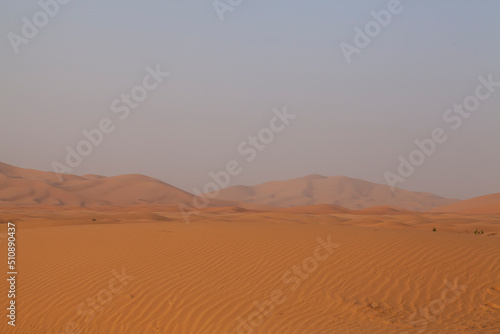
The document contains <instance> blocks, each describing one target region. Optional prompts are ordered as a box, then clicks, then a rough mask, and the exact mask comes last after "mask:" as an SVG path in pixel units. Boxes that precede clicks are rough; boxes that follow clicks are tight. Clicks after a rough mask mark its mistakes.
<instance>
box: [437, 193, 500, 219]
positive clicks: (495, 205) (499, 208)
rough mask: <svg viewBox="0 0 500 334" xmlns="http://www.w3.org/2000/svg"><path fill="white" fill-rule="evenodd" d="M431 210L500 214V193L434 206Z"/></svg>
mask: <svg viewBox="0 0 500 334" xmlns="http://www.w3.org/2000/svg"><path fill="white" fill-rule="evenodd" d="M429 212H456V213H471V214H500V193H498V194H491V195H485V196H479V197H474V198H471V199H467V200H465V201H460V202H457V203H453V204H449V205H445V206H442V207H438V208H434V209H431V210H429Z"/></svg>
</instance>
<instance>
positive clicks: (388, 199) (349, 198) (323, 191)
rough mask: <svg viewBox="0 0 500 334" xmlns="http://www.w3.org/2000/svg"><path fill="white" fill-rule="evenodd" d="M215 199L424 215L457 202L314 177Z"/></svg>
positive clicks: (340, 178)
mask: <svg viewBox="0 0 500 334" xmlns="http://www.w3.org/2000/svg"><path fill="white" fill-rule="evenodd" d="M217 198H219V199H224V200H229V199H231V200H234V201H240V202H246V203H253V204H265V205H272V206H278V207H293V206H306V205H317V204H331V205H336V206H341V207H344V208H347V209H351V210H360V209H366V208H370V207H375V206H392V207H398V208H402V209H406V210H411V211H425V210H429V209H432V208H435V207H439V206H443V205H448V204H451V203H455V202H457V200H455V199H447V198H444V197H440V196H437V195H434V194H430V193H422V192H413V191H407V190H402V189H396V190H395V191H394V192H393V191H391V189H390V187H389V186H387V185H382V184H376V183H371V182H367V181H363V180H360V179H353V178H349V177H345V176H332V177H325V176H321V175H317V174H314V175H309V176H306V177H301V178H297V179H292V180H287V181H273V182H267V183H263V184H260V185H257V186H253V187H248V186H234V187H230V188H226V189H223V190H221V191H220V194H219V196H218V197H217Z"/></svg>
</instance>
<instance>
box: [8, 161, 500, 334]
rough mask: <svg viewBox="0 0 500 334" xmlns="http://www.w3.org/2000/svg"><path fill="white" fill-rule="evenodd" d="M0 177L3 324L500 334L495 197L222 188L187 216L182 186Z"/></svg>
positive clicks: (80, 329)
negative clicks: (338, 195) (223, 192)
mask: <svg viewBox="0 0 500 334" xmlns="http://www.w3.org/2000/svg"><path fill="white" fill-rule="evenodd" d="M0 172H1V174H2V175H0V177H1V178H2V179H1V180H0V181H1V182H2V184H1V185H0V195H1V196H0V199H1V201H2V202H1V203H2V205H1V206H0V226H2V228H1V229H0V244H1V245H3V246H2V248H4V249H6V247H7V246H6V244H7V226H6V225H7V222H11V223H14V224H16V228H17V235H16V242H17V245H16V247H17V271H18V276H17V289H16V290H17V291H16V301H17V304H16V311H17V313H16V314H17V318H16V327H15V328H13V327H11V326H9V325H7V321H5V320H4V321H2V322H0V332H1V333H30V334H31V333H44V334H45V333H50V334H62V333H64V334H69V333H102V334H105V333H132V334H136V333H214V334H224V333H277V334H279V333H317V334H330V333H331V334H333V333H398V334H404V333H412V334H413V333H499V332H500V214H499V213H498V194H497V195H490V196H483V197H479V198H476V199H471V200H467V201H461V202H457V201H455V200H448V199H439V198H437V197H435V195H419V194H417V195H414V193H411V192H408V194H407V195H408V196H409V197H406V199H405V200H404V201H403V200H398V201H396V202H397V204H401V203H402V204H404V205H400V206H398V205H394V203H392V202H386V201H384V196H385V195H384V194H385V189H382V188H379V189H382V190H376V189H373V190H372V191H371V192H369V193H367V196H371V197H373V198H376V194H377V193H379V194H382V195H381V196H382V197H380V198H378V199H377V200H374V201H373V203H374V205H372V206H369V205H368V203H369V201H367V200H366V198H367V197H366V196H365V197H362V198H361V199H360V198H354V202H356V203H358V204H360V203H364V204H363V205H360V206H361V207H360V208H356V207H358V205H355V206H356V207H354V208H353V207H352V206H351V207H344V206H340V205H336V204H332V203H329V202H327V203H313V205H308V206H298V205H296V206H293V205H286V206H285V204H286V203H285V202H283V203H282V204H283V206H284V207H281V206H280V205H275V206H273V205H272V203H270V202H269V201H262V202H259V201H257V203H255V201H250V203H241V202H238V201H237V200H241V198H237V200H236V199H235V198H233V199H234V200H235V201H231V202H228V201H222V200H221V201H217V200H215V201H211V202H210V203H209V205H208V206H207V207H205V208H202V209H200V210H197V211H196V212H193V213H192V214H191V215H190V217H189V220H188V221H186V220H185V219H184V217H185V216H184V215H183V212H182V210H181V209H180V208H179V204H184V203H190V201H191V200H192V196H193V195H191V194H189V193H186V192H184V191H182V190H180V189H177V188H175V187H172V186H169V185H168V184H166V183H163V182H161V181H158V180H155V179H151V178H148V177H145V176H141V175H127V176H117V177H110V178H106V177H101V176H93V175H88V176H71V175H65V176H64V180H63V181H60V180H58V179H57V178H55V177H54V175H52V174H51V173H47V172H38V171H33V170H23V169H18V168H16V167H13V166H9V165H5V164H3V165H0ZM315 178H316V177H315ZM320 180H323V179H320ZM340 181H342V182H344V181H345V179H341V180H340ZM340 181H339V179H338V178H334V179H333V181H332V180H330V179H328V182H333V183H335V182H340ZM363 182H364V181H363ZM299 183H301V184H302V183H303V182H302V181H300V182H299ZM352 184H353V183H352V182H348V183H347V185H349V186H348V188H349V189H351V186H352ZM361 185H363V183H361ZM271 188H272V187H271ZM376 188H377V187H376ZM310 189H312V190H314V189H315V188H310ZM325 189H326V188H325ZM234 190H235V189H233V190H231V189H230V190H229V191H231V192H234ZM236 190H237V188H236ZM316 190H317V189H316ZM358 190H359V189H358ZM283 191H285V190H283ZM293 191H294V189H293V187H292V188H291V190H290V192H293ZM334 191H338V189H337V190H335V189H334ZM349 191H351V190H348V192H349ZM359 191H362V189H361V190H359ZM314 193H316V194H317V193H319V192H317V191H314ZM343 193H346V192H345V188H344V192H343ZM306 194H307V193H306ZM311 194H312V193H309V194H308V196H310V197H311ZM306 197H307V196H306ZM312 197H314V196H312ZM327 197H328V196H327ZM325 198H326V197H325ZM401 198H402V197H401ZM318 201H319V200H318ZM292 202H293V201H292ZM292 202H288V204H292ZM354 202H352V201H351V203H354ZM450 202H451V203H453V204H450ZM259 203H260V204H259ZM294 203H296V204H297V203H300V201H297V202H294ZM346 203H347V202H346ZM380 203H385V204H380ZM405 203H406V204H405ZM436 203H443V205H445V204H450V205H446V206H443V207H441V208H439V207H438V208H432V207H433V206H434V205H436ZM409 206H410V207H413V208H415V209H420V210H422V209H423V208H426V207H429V206H430V207H431V209H429V210H430V211H426V212H416V211H414V210H410V209H408V207H409ZM434 229H435V230H436V231H433V230H434ZM476 229H477V230H478V231H483V233H481V234H475V233H473V232H474V231H475V230H476ZM0 254H1V255H0V260H1V261H2V263H6V261H7V258H6V257H7V252H0ZM8 288H9V286H8V284H7V281H6V280H3V281H2V283H1V284H0V289H2V291H3V292H2V294H4V293H6V292H7V291H8ZM4 298H5V297H4ZM5 305H7V304H5ZM4 312H5V314H6V313H7V311H4ZM3 317H5V315H4V316H3Z"/></svg>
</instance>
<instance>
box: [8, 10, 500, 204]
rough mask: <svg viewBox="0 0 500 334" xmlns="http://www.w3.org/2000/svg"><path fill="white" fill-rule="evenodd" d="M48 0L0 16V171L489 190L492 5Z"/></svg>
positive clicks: (183, 181)
mask: <svg viewBox="0 0 500 334" xmlns="http://www.w3.org/2000/svg"><path fill="white" fill-rule="evenodd" d="M55 1H56V0H42V1H41V2H40V3H39V2H37V1H33V0H29V1H22V2H18V1H17V2H14V1H3V2H1V3H0V36H1V38H0V64H1V66H0V143H1V145H0V161H1V162H4V163H8V164H12V165H15V166H19V167H23V168H32V169H38V170H44V171H53V170H55V169H56V167H54V166H59V168H63V169H65V168H66V169H65V170H67V171H69V170H71V173H72V174H77V175H84V174H100V175H106V176H112V175H120V174H145V175H148V176H151V177H155V178H158V179H160V180H162V181H165V182H167V183H169V184H172V185H174V186H176V187H179V188H181V189H183V190H186V191H189V192H192V191H193V188H198V189H203V187H204V185H206V184H207V183H208V182H210V181H212V175H213V173H217V172H219V171H223V170H226V169H227V165H228V163H229V162H230V161H236V162H237V163H238V165H239V167H240V168H239V172H238V173H234V175H231V177H230V183H229V185H230V186H232V185H238V184H244V185H255V184H259V183H263V182H267V181H272V180H285V179H291V178H295V177H302V176H306V175H309V174H321V175H325V176H335V175H345V176H349V177H354V178H360V179H364V180H367V181H370V182H376V183H382V184H391V182H392V185H394V186H395V187H399V188H403V189H407V190H413V191H425V192H431V193H435V194H438V195H441V196H445V197H450V198H458V199H466V198H471V197H475V196H480V195H486V194H490V193H497V192H499V191H500V172H499V171H500V154H499V153H500V150H499V149H500V113H499V106H500V87H497V86H498V84H497V86H495V82H500V61H499V59H500V43H498V41H499V40H498V33H499V32H500V21H499V20H498V16H499V15H500V2H499V1H494V0H490V1H488V0H485V1H472V0H470V1H460V0H459V1H457V0H453V1H452V0H449V1H439V2H435V1H423V0H422V1H410V0H401V1H400V2H399V4H397V1H394V0H390V1H326V0H322V1H319V0H318V1H304V0H301V1H299V0H288V1H283V0H276V1H249V0H242V1H237V0H232V1H228V0H225V1H222V0H221V1H215V2H212V1H198V0H196V1H194V0H193V1H180V0H178V1H141V2H139V1H130V0H120V1H118V0H115V1H106V2H103V1H79V0H72V1H67V0H65V1H66V2H68V3H64V2H65V1H63V0H60V1H61V3H58V2H55ZM43 8H45V11H44V9H43ZM46 12H49V14H51V15H48V14H46ZM373 13H375V14H373ZM377 13H378V14H377ZM387 13H389V15H390V18H389V17H388V16H387V15H385V16H384V14H387ZM375 17H378V19H379V21H376V19H375ZM33 27H34V28H35V30H37V31H35V32H34V31H33V29H31V30H30V28H33ZM370 29H371V30H370ZM360 32H361V33H360ZM346 50H348V51H346ZM353 50H355V51H353ZM155 72H156V79H155V77H154V76H153V75H151V73H155ZM166 73H168V75H167V74H166ZM148 75H149V76H148ZM480 78H482V81H481V79H480ZM488 80H489V81H490V84H489V86H488V84H486V86H485V84H484V82H486V83H487V82H488ZM491 82H493V84H492V83H491ZM478 85H481V87H479V88H478ZM146 86H147V87H149V88H148V89H146V88H145V87H146ZM488 87H489V88H488ZM488 89H490V90H488ZM478 91H479V93H477V92H478ZM132 93H134V94H135V95H134V94H132ZM477 94H480V96H481V99H479V98H478V97H475V96H476V95H477ZM486 95H487V96H486ZM123 96H125V99H126V96H129V100H128V102H125V100H122V98H123ZM130 96H132V101H131V100H130ZM134 96H135V97H134ZM464 103H468V107H467V108H470V109H471V110H472V111H471V112H467V110H465V111H463V110H464V109H463V108H462V113H461V114H460V113H459V112H458V111H454V110H449V109H450V108H451V109H453V108H454V105H459V106H460V105H463V104H464ZM132 106H133V107H132ZM278 114H279V115H281V117H282V118H285V119H284V120H282V119H280V118H276V117H277V116H276V115H278ZM286 114H288V115H289V116H288V117H289V118H286V117H284V116H283V115H286ZM463 115H465V116H463ZM275 118H276V119H275ZM106 120H107V121H106ZM103 122H104V123H103ZM107 122H108V123H107ZM103 124H104V125H103ZM270 124H272V126H271V125H270ZM266 128H267V129H266ZM93 129H97V130H96V131H97V132H96V131H94V132H92V130H93ZM103 129H104V130H106V131H107V132H108V133H105V132H103ZM111 129H112V130H111ZM84 130H87V131H89V133H94V134H95V137H94V142H95V144H93V143H91V142H90V140H88V139H87V137H85V135H84V134H83V133H82V131H84ZM278 130H279V131H278ZM99 131H100V133H102V138H101V137H100V135H99V134H96V133H98V132H99ZM259 135H260V136H259ZM249 136H253V137H254V138H256V139H255V140H257V142H255V141H254V142H253V144H252V140H251V139H249ZM443 138H446V139H445V140H443ZM85 140H86V141H87V144H85V143H83V144H81V142H82V141H85ZM415 141H420V142H421V143H422V142H423V143H427V146H423V147H424V148H419V146H417V144H416V143H415ZM88 144H90V145H91V146H90V148H89V147H88ZM79 145H80V146H79ZM68 147H69V150H74V152H76V154H78V155H79V156H80V159H78V158H74V157H73V160H70V162H72V163H73V165H74V167H71V166H70V165H69V163H68V162H67V161H66V158H67V155H68V152H69V151H68ZM78 148H79V149H80V153H81V154H80V153H79V152H78ZM425 150H427V152H426V151H425ZM252 151H253V152H252ZM417 151H420V153H419V152H417ZM89 152H90V153H89ZM84 153H85V154H87V155H86V156H84ZM250 158H252V159H250ZM401 159H403V160H401ZM249 160H250V161H249ZM402 161H405V162H402ZM400 165H404V166H403V167H401V166H400ZM61 166H65V167H61ZM398 168H399V171H398ZM211 172H213V173H212V175H211ZM391 180H392V181H391Z"/></svg>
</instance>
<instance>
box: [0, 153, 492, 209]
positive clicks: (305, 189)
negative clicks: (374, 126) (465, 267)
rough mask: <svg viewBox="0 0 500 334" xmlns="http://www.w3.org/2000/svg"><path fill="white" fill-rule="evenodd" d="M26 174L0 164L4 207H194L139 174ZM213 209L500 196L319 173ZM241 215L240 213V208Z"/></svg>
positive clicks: (183, 195)
mask: <svg viewBox="0 0 500 334" xmlns="http://www.w3.org/2000/svg"><path fill="white" fill-rule="evenodd" d="M62 179H63V180H62V181H60V180H59V178H58V177H57V174H56V173H53V172H42V171H38V170H34V169H24V168H19V167H15V166H12V165H8V164H5V163H1V162H0V205H3V206H19V205H39V204H42V205H58V206H81V207H88V206H99V205H137V204H144V205H148V204H149V205H152V204H159V205H177V204H186V205H188V206H193V205H194V204H193V203H194V201H193V200H194V198H195V195H193V194H191V193H189V192H186V191H184V190H181V189H179V188H176V187H174V186H172V185H170V184H168V183H165V182H163V181H160V180H157V179H154V178H152V177H148V176H145V175H139V174H130V175H119V176H112V177H106V176H101V175H83V176H77V175H69V174H64V175H62ZM207 197H208V206H209V207H235V208H244V209H248V210H258V211H259V210H262V211H267V210H274V209H278V208H280V209H285V208H290V209H289V210H291V211H290V212H303V213H306V212H307V213H314V212H317V213H320V214H321V213H327V212H329V213H342V212H343V213H347V212H350V211H352V210H361V211H359V213H363V212H364V213H367V214H374V213H379V214H380V213H402V212H405V211H406V210H409V211H417V212H418V211H420V212H423V211H429V212H452V213H466V214H468V213H470V214H499V213H500V193H498V194H491V195H486V196H481V197H476V198H472V199H468V200H465V201H458V200H455V199H448V198H444V197H441V196H437V195H434V194H431V193H423V192H413V191H407V190H402V189H396V190H395V191H394V192H392V191H391V189H390V187H389V186H386V185H382V184H376V183H371V182H367V181H363V180H360V179H354V178H349V177H345V176H332V177H325V176H321V175H317V174H313V175H309V176H305V177H301V178H297V179H291V180H286V181H273V182H267V183H263V184H259V185H256V186H233V187H229V188H226V189H222V190H220V193H219V195H218V196H217V197H216V198H215V199H214V198H211V197H209V196H207ZM238 210H239V209H238Z"/></svg>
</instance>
